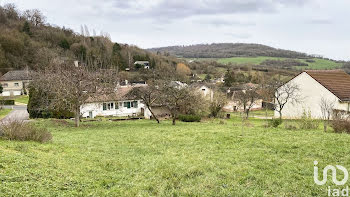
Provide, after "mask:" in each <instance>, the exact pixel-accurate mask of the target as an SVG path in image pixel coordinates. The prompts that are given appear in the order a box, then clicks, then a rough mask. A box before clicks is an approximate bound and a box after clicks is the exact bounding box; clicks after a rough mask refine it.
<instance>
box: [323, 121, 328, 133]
mask: <svg viewBox="0 0 350 197" xmlns="http://www.w3.org/2000/svg"><path fill="white" fill-rule="evenodd" d="M323 130H324V132H326V131H327V120H325V121H324V122H323Z"/></svg>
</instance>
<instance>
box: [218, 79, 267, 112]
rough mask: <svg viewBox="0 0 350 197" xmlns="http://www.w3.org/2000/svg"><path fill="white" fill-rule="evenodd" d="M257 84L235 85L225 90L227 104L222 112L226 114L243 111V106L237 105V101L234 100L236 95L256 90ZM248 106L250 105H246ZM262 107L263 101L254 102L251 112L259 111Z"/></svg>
mask: <svg viewBox="0 0 350 197" xmlns="http://www.w3.org/2000/svg"><path fill="white" fill-rule="evenodd" d="M257 87H258V84H253V83H246V84H241V85H237V86H234V87H231V88H229V89H228V90H227V92H226V94H227V99H228V102H227V104H226V105H225V106H224V108H223V109H224V110H225V111H227V112H232V111H243V110H244V109H243V106H240V105H239V101H238V100H237V99H236V94H237V93H238V92H241V91H245V90H249V89H254V88H257ZM248 104H249V105H250V103H248ZM262 107H263V100H262V99H259V100H257V101H256V102H254V104H253V106H252V108H251V110H260V109H262Z"/></svg>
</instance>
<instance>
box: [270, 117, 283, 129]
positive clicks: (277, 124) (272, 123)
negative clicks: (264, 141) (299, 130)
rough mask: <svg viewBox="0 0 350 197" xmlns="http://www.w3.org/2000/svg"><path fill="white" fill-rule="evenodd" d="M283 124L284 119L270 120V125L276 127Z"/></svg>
mask: <svg viewBox="0 0 350 197" xmlns="http://www.w3.org/2000/svg"><path fill="white" fill-rule="evenodd" d="M281 124H282V120H281V119H279V118H276V119H275V118H273V119H271V120H270V121H269V123H268V127H274V128H277V127H278V126H280V125H281Z"/></svg>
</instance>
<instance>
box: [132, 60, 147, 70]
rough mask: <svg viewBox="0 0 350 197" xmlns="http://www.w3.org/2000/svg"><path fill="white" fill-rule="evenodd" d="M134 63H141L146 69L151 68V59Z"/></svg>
mask: <svg viewBox="0 0 350 197" xmlns="http://www.w3.org/2000/svg"><path fill="white" fill-rule="evenodd" d="M134 65H135V66H136V65H141V66H143V68H144V69H149V61H136V62H135V63H134Z"/></svg>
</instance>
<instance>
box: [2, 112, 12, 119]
mask: <svg viewBox="0 0 350 197" xmlns="http://www.w3.org/2000/svg"><path fill="white" fill-rule="evenodd" d="M11 111H12V109H1V110H0V120H1V119H3V118H4V117H5V116H7V114H9V113H10V112H11Z"/></svg>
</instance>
